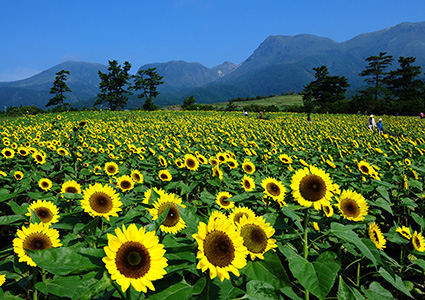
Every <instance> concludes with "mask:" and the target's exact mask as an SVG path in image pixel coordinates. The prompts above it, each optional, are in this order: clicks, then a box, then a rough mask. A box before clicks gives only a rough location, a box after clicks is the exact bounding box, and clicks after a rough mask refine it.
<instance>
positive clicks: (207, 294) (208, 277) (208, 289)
mask: <svg viewBox="0 0 425 300" xmlns="http://www.w3.org/2000/svg"><path fill="white" fill-rule="evenodd" d="M205 277H206V278H207V286H206V287H205V296H204V299H205V300H209V299H210V287H211V277H210V274H209V273H208V272H207V273H206V275H205Z"/></svg>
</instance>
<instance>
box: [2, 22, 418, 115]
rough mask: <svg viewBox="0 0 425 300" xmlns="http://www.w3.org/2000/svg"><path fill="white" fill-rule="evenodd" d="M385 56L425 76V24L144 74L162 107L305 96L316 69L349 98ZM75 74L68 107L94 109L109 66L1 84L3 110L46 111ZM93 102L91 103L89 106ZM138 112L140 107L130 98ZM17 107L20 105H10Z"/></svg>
mask: <svg viewBox="0 0 425 300" xmlns="http://www.w3.org/2000/svg"><path fill="white" fill-rule="evenodd" d="M379 52H387V54H389V55H393V57H394V61H393V65H392V68H393V69H395V68H397V67H398V62H397V60H398V58H399V57H400V56H404V57H408V56H412V57H415V58H416V62H415V65H419V66H421V67H422V71H424V70H425V22H419V23H407V22H406V23H401V24H398V25H396V26H392V27H389V28H386V29H383V30H379V31H376V32H370V33H364V34H360V35H358V36H356V37H354V38H352V39H350V40H348V41H345V42H342V43H338V42H336V41H333V40H332V39H329V38H326V37H319V36H315V35H311V34H299V35H295V36H285V35H273V36H269V37H267V38H266V39H265V40H264V41H263V42H262V43H261V44H260V45H259V46H258V48H257V49H256V50H255V51H254V52H253V53H252V54H251V55H250V56H249V57H248V58H247V59H246V60H245V61H243V62H242V63H241V64H239V65H235V64H233V63H231V62H224V63H223V64H221V65H219V66H216V67H213V68H207V67H205V66H203V65H202V64H200V63H196V62H185V61H170V62H165V63H151V64H146V65H143V66H141V67H140V69H147V68H153V67H154V68H156V70H157V72H158V74H160V75H162V76H163V81H164V84H162V85H160V86H159V88H158V90H159V91H160V92H161V94H160V95H159V96H158V98H157V99H156V100H155V103H157V104H158V105H170V104H179V103H182V101H183V99H184V97H187V96H190V95H194V96H195V98H196V99H197V102H198V103H214V102H220V101H226V100H229V99H231V98H237V97H247V96H257V95H271V94H281V93H282V92H291V91H295V92H300V91H301V90H302V89H303V88H304V86H305V85H306V84H308V83H309V82H311V81H312V80H314V71H313V68H315V67H318V66H321V65H325V66H327V68H328V70H329V73H330V75H338V76H345V77H347V78H348V82H349V83H350V85H351V86H350V88H349V90H348V91H347V94H350V93H351V94H353V93H354V92H355V91H356V90H358V89H360V88H364V87H365V83H364V78H363V77H360V76H358V74H359V73H360V72H361V71H362V70H363V69H364V68H365V67H366V65H367V63H366V61H365V59H366V58H367V57H369V56H372V55H378V54H379ZM62 69H64V70H69V71H70V72H71V75H70V76H69V77H68V78H69V79H68V85H69V86H70V88H71V89H72V91H73V92H72V93H68V95H67V96H68V101H69V102H71V103H73V102H74V101H77V100H86V102H81V101H80V102H77V103H75V105H76V106H77V107H78V106H81V105H82V103H84V105H86V106H89V105H90V103H93V101H94V100H93V99H94V97H96V94H97V93H98V85H99V77H98V75H97V71H98V70H101V71H102V72H106V70H107V66H105V65H100V64H91V63H83V62H65V63H63V64H60V65H58V66H55V67H53V68H52V69H49V70H46V71H44V72H42V73H40V74H37V75H35V76H33V77H31V78H28V79H25V80H21V81H16V82H7V83H0V107H2V104H5V105H19V104H20V103H22V104H23V105H28V104H26V103H31V104H36V105H37V106H40V107H44V104H45V103H47V100H48V99H49V98H51V95H49V94H48V92H49V89H50V87H51V86H52V82H53V80H54V77H55V73H56V72H57V71H60V70H62ZM89 98H92V99H91V100H87V99H89ZM130 100H131V101H129V102H131V103H132V104H131V105H129V107H130V106H131V107H134V106H137V105H139V104H140V100H137V99H136V98H135V97H134V96H133V97H131V98H130ZM10 103H16V104H10Z"/></svg>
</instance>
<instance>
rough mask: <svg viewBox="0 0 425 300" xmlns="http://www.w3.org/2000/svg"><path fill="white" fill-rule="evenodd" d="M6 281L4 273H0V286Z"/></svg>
mask: <svg viewBox="0 0 425 300" xmlns="http://www.w3.org/2000/svg"><path fill="white" fill-rule="evenodd" d="M5 282H6V275H4V274H0V286H2V285H3V283H5Z"/></svg>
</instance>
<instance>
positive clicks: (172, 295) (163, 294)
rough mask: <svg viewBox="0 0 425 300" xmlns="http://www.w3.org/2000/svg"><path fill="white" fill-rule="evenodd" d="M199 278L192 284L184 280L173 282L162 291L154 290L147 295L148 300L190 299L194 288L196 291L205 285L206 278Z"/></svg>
mask: <svg viewBox="0 0 425 300" xmlns="http://www.w3.org/2000/svg"><path fill="white" fill-rule="evenodd" d="M201 279H202V278H201ZM201 279H199V280H198V281H197V282H196V284H195V285H194V286H191V285H190V284H188V283H186V282H184V281H181V282H178V283H174V284H172V285H170V286H169V287H168V288H166V289H164V290H162V291H156V292H155V293H154V294H152V295H149V296H148V298H149V300H176V299H179V300H180V299H181V300H184V299H190V298H192V292H193V291H194V290H196V292H199V290H203V286H205V283H206V280H201ZM204 279H205V278H204ZM202 285H203V286H202Z"/></svg>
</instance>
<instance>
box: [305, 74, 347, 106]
mask: <svg viewBox="0 0 425 300" xmlns="http://www.w3.org/2000/svg"><path fill="white" fill-rule="evenodd" d="M313 70H314V71H315V72H316V73H315V75H314V77H315V78H316V80H315V81H312V82H310V83H309V84H307V85H306V86H305V87H304V90H303V93H304V95H303V102H304V106H305V107H306V110H308V111H312V110H313V107H314V106H318V107H319V110H320V111H325V112H326V111H327V110H328V107H329V105H330V104H331V103H334V102H337V101H339V100H343V99H345V91H346V90H347V87H349V86H350V85H349V84H348V80H347V78H345V77H344V76H329V71H328V69H327V67H326V66H320V67H316V68H313Z"/></svg>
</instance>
